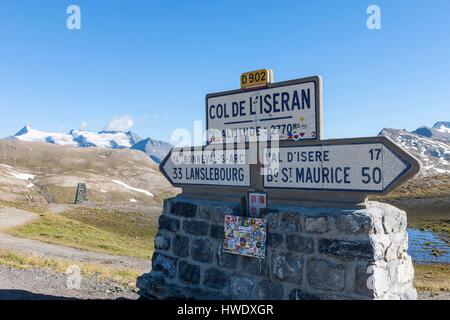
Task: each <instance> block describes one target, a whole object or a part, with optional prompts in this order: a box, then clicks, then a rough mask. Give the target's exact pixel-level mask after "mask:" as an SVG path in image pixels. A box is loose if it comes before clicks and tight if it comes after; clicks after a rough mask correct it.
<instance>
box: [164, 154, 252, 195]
mask: <svg viewBox="0 0 450 320" xmlns="http://www.w3.org/2000/svg"><path fill="white" fill-rule="evenodd" d="M160 170H161V172H162V173H163V175H164V176H165V177H166V178H167V180H169V181H170V182H171V183H172V184H173V185H174V186H177V187H182V186H184V185H199V186H233V187H250V160H249V151H248V150H247V149H235V148H231V149H223V148H221V147H219V148H216V147H214V148H208V147H194V148H190V147H188V148H173V149H172V150H171V151H170V153H169V154H168V155H167V156H166V158H165V159H164V160H163V161H162V162H161V164H160Z"/></svg>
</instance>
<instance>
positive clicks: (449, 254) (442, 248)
mask: <svg viewBox="0 0 450 320" xmlns="http://www.w3.org/2000/svg"><path fill="white" fill-rule="evenodd" d="M408 236H409V245H408V254H409V255H410V256H411V258H412V260H413V261H414V262H419V263H450V246H449V245H448V244H447V243H446V242H445V241H444V240H442V239H441V238H439V237H438V236H437V235H436V234H435V233H434V232H432V231H422V230H418V229H408ZM433 249H435V250H436V252H439V255H433Z"/></svg>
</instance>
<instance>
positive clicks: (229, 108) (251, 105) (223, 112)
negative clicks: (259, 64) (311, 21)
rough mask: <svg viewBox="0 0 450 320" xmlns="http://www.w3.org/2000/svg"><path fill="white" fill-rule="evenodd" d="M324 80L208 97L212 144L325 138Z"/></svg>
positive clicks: (209, 132) (316, 79)
mask: <svg viewBox="0 0 450 320" xmlns="http://www.w3.org/2000/svg"><path fill="white" fill-rule="evenodd" d="M321 114H322V80H321V78H320V77H310V78H304V79H297V80H291V81H285V82H278V83H269V84H268V85H267V87H266V88H263V89H255V90H242V89H241V90H233V91H227V92H220V93H213V94H208V95H207V96H206V129H207V130H208V143H222V142H228V143H231V142H243V141H245V142H247V141H256V139H257V138H261V137H263V136H266V138H267V139H268V140H281V141H283V140H291V141H300V140H319V139H321V135H322V116H321Z"/></svg>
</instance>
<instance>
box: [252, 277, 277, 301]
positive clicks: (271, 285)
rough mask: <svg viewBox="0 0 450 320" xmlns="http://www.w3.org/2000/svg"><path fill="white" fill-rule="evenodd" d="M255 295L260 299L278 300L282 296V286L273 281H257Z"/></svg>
mask: <svg viewBox="0 0 450 320" xmlns="http://www.w3.org/2000/svg"><path fill="white" fill-rule="evenodd" d="M256 292H257V296H258V299H261V300H280V299H282V298H283V293H284V288H283V286H282V285H281V284H280V283H278V282H274V281H269V280H262V281H260V282H259V283H258V287H257V291H256Z"/></svg>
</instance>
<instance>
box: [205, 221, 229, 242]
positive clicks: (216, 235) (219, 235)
mask: <svg viewBox="0 0 450 320" xmlns="http://www.w3.org/2000/svg"><path fill="white" fill-rule="evenodd" d="M224 232H225V231H224V227H223V224H222V225H217V224H212V225H211V227H210V229H209V236H210V237H211V238H213V239H216V240H223V239H224V238H225V234H224Z"/></svg>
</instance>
